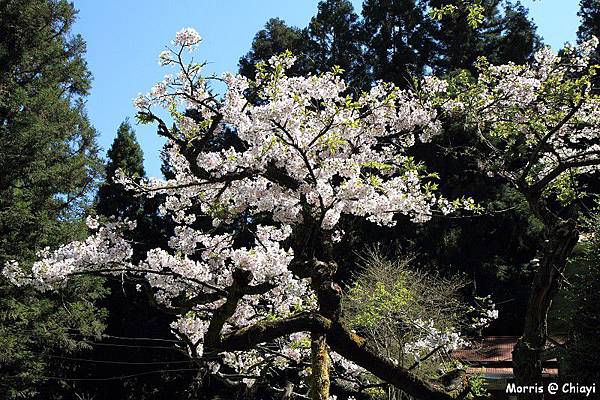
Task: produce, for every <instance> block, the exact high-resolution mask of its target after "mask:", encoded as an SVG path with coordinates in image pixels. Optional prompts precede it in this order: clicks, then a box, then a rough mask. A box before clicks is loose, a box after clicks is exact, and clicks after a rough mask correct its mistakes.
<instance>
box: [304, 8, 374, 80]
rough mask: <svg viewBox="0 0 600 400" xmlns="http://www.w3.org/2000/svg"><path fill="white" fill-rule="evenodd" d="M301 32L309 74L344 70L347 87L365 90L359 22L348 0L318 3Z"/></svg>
mask: <svg viewBox="0 0 600 400" xmlns="http://www.w3.org/2000/svg"><path fill="white" fill-rule="evenodd" d="M304 32H305V35H306V37H307V41H306V42H305V43H306V47H307V49H306V50H305V52H306V58H307V64H308V68H309V69H310V72H313V73H321V72H327V71H331V70H332V69H333V68H334V67H335V66H337V67H340V68H342V69H343V70H344V73H343V74H342V76H343V77H344V78H345V80H346V82H347V83H348V84H349V85H350V86H351V87H353V88H355V89H364V88H366V87H368V85H367V82H368V80H367V76H366V73H367V71H366V69H367V65H366V64H365V59H364V55H363V52H362V41H363V40H362V39H363V38H362V31H361V30H360V20H359V17H358V15H357V14H356V13H355V12H354V8H353V7H352V3H350V1H348V0H324V1H321V2H320V3H319V8H318V11H317V15H315V16H314V17H313V18H312V19H311V20H310V23H309V24H308V28H306V29H305V31H304Z"/></svg>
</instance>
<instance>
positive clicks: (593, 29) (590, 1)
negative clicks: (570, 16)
mask: <svg viewBox="0 0 600 400" xmlns="http://www.w3.org/2000/svg"><path fill="white" fill-rule="evenodd" d="M577 15H578V16H579V18H581V25H580V26H579V29H578V30H577V41H578V42H580V43H581V42H584V41H586V40H588V39H590V38H591V37H592V36H596V37H600V2H598V1H597V0H581V1H580V2H579V12H578V13H577Z"/></svg>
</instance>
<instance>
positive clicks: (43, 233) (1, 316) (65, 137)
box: [0, 0, 104, 399]
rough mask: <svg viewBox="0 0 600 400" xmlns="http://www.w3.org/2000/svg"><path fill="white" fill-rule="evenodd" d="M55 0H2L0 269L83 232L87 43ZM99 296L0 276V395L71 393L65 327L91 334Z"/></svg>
mask: <svg viewBox="0 0 600 400" xmlns="http://www.w3.org/2000/svg"><path fill="white" fill-rule="evenodd" d="M75 17H76V10H75V9H74V8H73V5H72V4H71V3H69V2H67V1H62V0H0V171H2V173H0V268H4V266H5V263H6V262H9V261H11V260H13V259H18V260H19V261H21V262H24V263H25V264H27V262H31V261H32V259H33V257H34V255H35V253H36V252H37V251H38V250H41V249H42V248H44V247H46V246H50V247H56V246H58V245H60V244H62V243H65V242H67V241H69V240H73V239H75V238H76V237H78V236H80V235H83V234H85V231H86V229H85V225H84V224H83V222H82V221H81V216H82V214H83V212H84V211H85V210H86V208H87V207H88V206H89V198H90V194H91V193H92V192H93V190H95V186H96V180H97V177H98V176H99V172H100V171H99V170H100V162H99V159H98V157H97V146H96V131H95V130H94V129H93V127H92V126H91V125H90V123H89V121H88V119H87V117H86V115H85V111H84V107H83V106H84V103H83V97H84V96H85V95H86V94H87V93H88V90H89V88H90V73H89V71H88V70H87V66H86V63H85V60H84V58H83V57H84V53H85V43H84V41H83V39H82V38H81V37H80V36H78V35H72V34H70V29H71V27H72V25H73V22H74V20H75ZM103 295H104V289H103V288H102V285H98V280H97V279H91V278H85V279H80V280H78V281H77V282H74V283H73V284H71V285H69V286H68V287H67V288H65V291H64V293H61V294H59V295H48V296H42V295H40V294H39V293H36V292H32V291H30V290H29V289H23V288H14V286H12V285H8V284H7V282H6V280H5V279H4V278H1V279H0V348H2V355H1V356H0V376H1V378H0V382H1V384H0V397H2V398H6V399H11V398H36V396H40V397H43V398H44V399H53V398H64V397H65V396H64V394H65V392H66V391H69V392H70V393H71V396H73V393H74V391H76V389H75V385H71V384H70V383H66V382H57V381H56V380H48V379H44V378H42V376H63V375H64V373H65V372H66V371H71V372H72V371H73V370H74V369H75V368H76V366H75V365H74V364H73V363H69V362H68V361H66V360H64V359H59V358H57V356H59V355H61V354H62V356H64V355H65V353H66V352H69V351H74V350H76V349H78V348H81V346H83V342H81V341H80V340H78V339H80V338H81V337H80V336H78V335H76V336H73V335H72V333H74V332H80V333H84V334H92V333H98V332H99V331H100V330H101V328H102V323H101V317H102V313H101V312H100V311H98V310H97V309H96V308H95V307H94V306H93V303H94V301H95V300H97V299H99V298H100V297H102V296H103Z"/></svg>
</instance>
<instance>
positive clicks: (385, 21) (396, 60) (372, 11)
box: [362, 0, 434, 87]
mask: <svg viewBox="0 0 600 400" xmlns="http://www.w3.org/2000/svg"><path fill="white" fill-rule="evenodd" d="M426 6H427V4H426V2H425V1H420V0H419V1H416V0H365V2H364V4H363V11H362V15H363V23H362V31H363V36H364V38H365V45H366V51H365V53H366V54H365V59H366V60H367V64H368V66H369V76H370V79H371V81H375V80H378V79H383V80H384V81H386V82H394V83H395V84H397V85H399V86H401V87H407V86H410V85H411V84H412V81H413V78H414V77H418V76H422V75H423V72H424V68H425V66H426V65H428V62H429V59H430V57H431V55H432V51H433V49H434V48H433V46H434V42H433V38H432V33H433V32H434V30H433V27H434V25H433V21H432V20H431V18H429V16H428V15H427V12H426Z"/></svg>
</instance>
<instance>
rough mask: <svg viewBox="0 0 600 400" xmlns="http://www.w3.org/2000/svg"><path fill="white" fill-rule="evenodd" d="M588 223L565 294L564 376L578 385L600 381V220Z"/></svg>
mask: <svg viewBox="0 0 600 400" xmlns="http://www.w3.org/2000/svg"><path fill="white" fill-rule="evenodd" d="M588 222H589V224H588V226H587V228H588V229H589V230H588V232H587V234H586V235H585V239H584V244H583V246H584V250H583V252H582V254H581V255H580V256H579V257H576V258H575V259H574V262H575V263H577V265H578V267H579V268H578V271H577V273H576V275H575V276H574V277H572V278H571V279H569V286H568V287H567V291H566V292H567V294H566V298H567V301H568V304H569V306H570V307H569V308H568V310H566V311H568V318H567V323H568V326H569V330H570V331H569V337H568V342H567V347H566V360H565V361H566V371H565V376H566V378H567V381H568V380H569V378H570V379H572V380H573V381H577V382H580V383H581V384H586V383H587V384H593V383H597V382H598V381H599V380H600V356H599V354H600V340H598V333H599V332H600V261H599V260H600V236H599V234H600V217H599V216H598V215H597V214H596V216H595V217H594V218H591V219H590V220H589V221H588Z"/></svg>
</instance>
